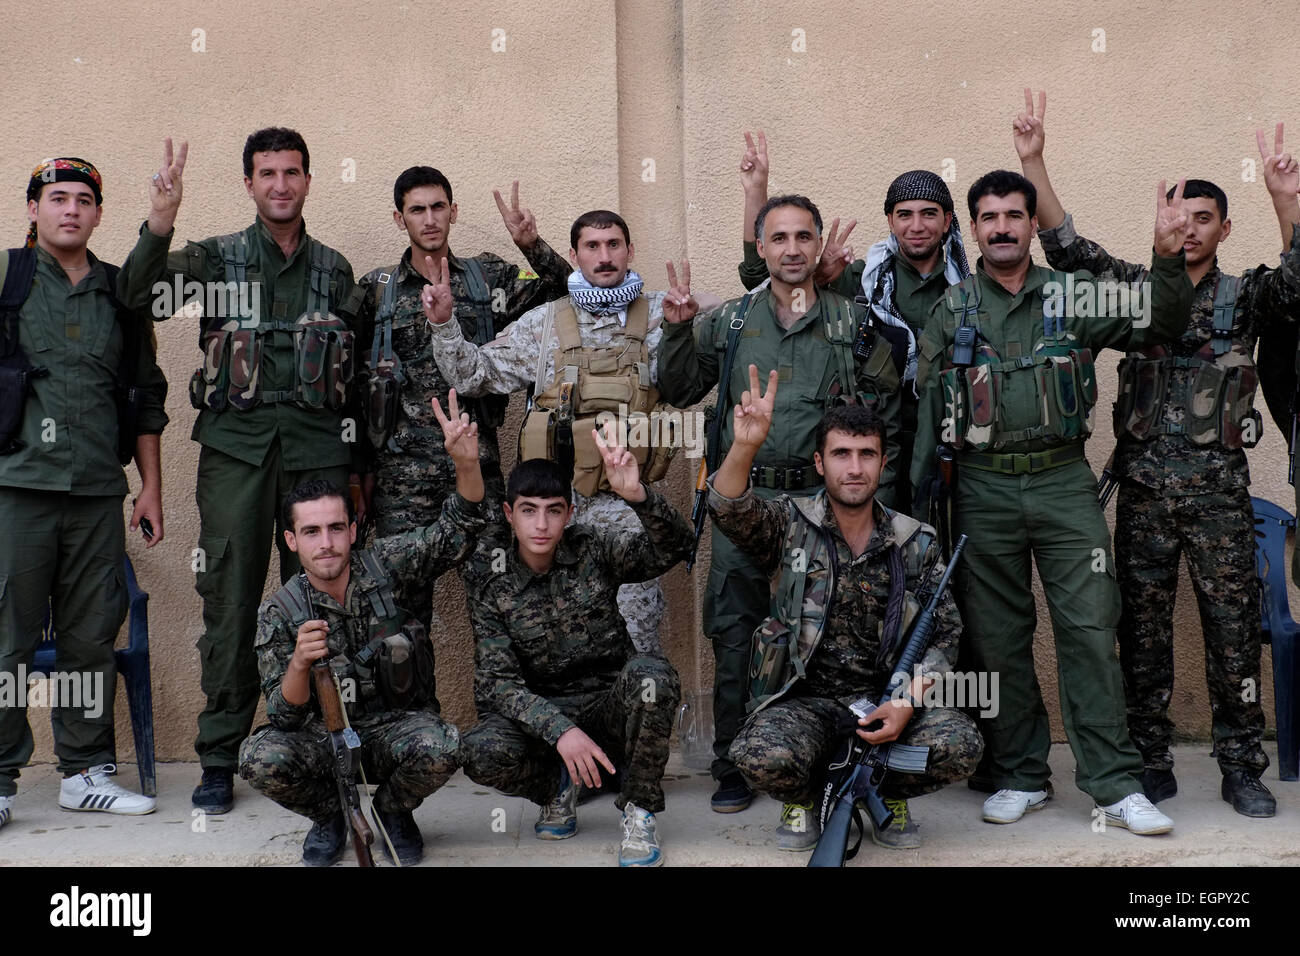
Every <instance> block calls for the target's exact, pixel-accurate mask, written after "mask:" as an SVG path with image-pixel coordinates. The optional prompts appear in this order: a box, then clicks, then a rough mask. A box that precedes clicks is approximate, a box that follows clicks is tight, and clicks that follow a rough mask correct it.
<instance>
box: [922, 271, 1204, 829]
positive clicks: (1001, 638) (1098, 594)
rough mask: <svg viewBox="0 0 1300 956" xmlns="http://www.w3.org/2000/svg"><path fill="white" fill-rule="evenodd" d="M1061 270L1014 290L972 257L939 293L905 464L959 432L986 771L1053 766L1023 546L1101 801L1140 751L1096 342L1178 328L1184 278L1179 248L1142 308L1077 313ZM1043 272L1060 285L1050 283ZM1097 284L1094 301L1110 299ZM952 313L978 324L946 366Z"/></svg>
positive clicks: (1069, 732) (1137, 763)
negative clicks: (1096, 440)
mask: <svg viewBox="0 0 1300 956" xmlns="http://www.w3.org/2000/svg"><path fill="white" fill-rule="evenodd" d="M1066 279H1067V276H1066V275H1065V274H1063V273H1053V272H1051V271H1049V270H1047V269H1043V268H1042V267H1040V266H1036V265H1034V264H1033V263H1032V262H1031V263H1030V266H1029V271H1028V274H1027V276H1026V279H1025V284H1024V287H1023V288H1022V289H1020V290H1019V291H1018V292H1016V293H1014V294H1012V293H1010V292H1008V291H1007V290H1006V289H1005V288H1003V287H1002V286H1001V285H1000V284H999V283H998V282H996V281H995V280H993V279H991V278H990V277H989V276H988V274H987V273H986V272H985V271H984V268H983V261H982V260H981V262H980V265H979V267H978V268H977V270H976V273H975V274H974V275H973V276H971V278H969V279H967V280H966V281H965V282H963V283H962V284H961V285H960V286H954V287H953V288H952V289H950V290H949V291H948V293H947V294H946V295H945V297H944V300H943V301H941V302H940V303H939V304H937V305H936V306H935V308H934V311H933V313H932V314H931V316H930V321H929V323H928V324H927V325H926V328H925V333H924V334H923V336H922V340H921V359H920V368H919V370H918V373H917V381H918V382H920V383H921V405H920V409H919V413H920V427H919V429H918V431H917V440H916V455H915V457H914V459H913V462H912V479H913V482H914V483H915V482H918V481H919V480H920V479H921V476H922V474H923V473H924V471H925V470H926V469H927V468H928V467H931V466H932V465H931V463H932V462H933V460H934V451H935V446H936V444H937V443H938V442H940V441H943V440H944V439H945V438H946V439H947V440H948V441H949V443H951V444H953V445H954V446H958V445H960V446H961V447H959V448H958V453H957V469H958V483H957V490H956V494H955V498H954V510H955V521H956V524H957V530H958V531H960V532H964V533H965V534H967V535H969V539H970V540H969V543H968V544H967V547H966V551H965V554H964V558H963V560H962V562H961V564H960V566H959V567H958V569H957V588H958V602H959V604H960V606H961V608H962V618H963V621H964V622H965V625H966V631H967V633H968V634H969V635H970V638H971V649H972V653H973V657H974V659H975V662H976V666H978V667H979V668H980V669H981V670H984V671H988V672H990V673H993V672H996V673H998V674H999V681H1000V683H999V689H1000V694H1001V697H1000V702H999V710H998V714H997V716H995V717H992V718H990V719H989V720H988V721H987V722H986V723H985V727H986V728H987V729H986V733H985V737H986V740H985V742H986V745H987V748H988V752H989V754H990V766H991V772H992V775H993V779H994V783H995V785H996V786H997V787H998V788H1006V789H1012V790H1024V791H1037V790H1042V789H1044V788H1045V787H1046V784H1047V782H1048V777H1049V775H1050V770H1049V768H1048V765H1047V756H1048V752H1049V749H1050V745H1051V740H1050V736H1049V730H1048V722H1047V713H1046V710H1045V709H1044V707H1043V702H1042V696H1041V694H1040V693H1039V689H1038V681H1037V678H1036V676H1035V673H1034V661H1033V638H1034V626H1035V609H1034V595H1033V592H1032V590H1031V589H1030V564H1029V562H1030V556H1031V554H1032V555H1033V556H1034V558H1035V560H1036V561H1037V565H1038V571H1039V576H1040V578H1041V579H1042V582H1043V590H1044V592H1045V593H1046V596H1047V603H1048V607H1049V608H1050V610H1051V614H1052V624H1053V629H1054V632H1055V635H1056V648H1057V659H1058V675H1059V681H1060V691H1061V716H1062V720H1063V722H1064V724H1065V731H1066V736H1067V738H1068V739H1069V742H1070V746H1071V749H1072V750H1073V752H1074V756H1075V760H1076V761H1077V765H1078V769H1077V771H1076V781H1077V783H1078V785H1079V787H1080V788H1081V789H1082V790H1084V791H1085V792H1086V793H1088V794H1090V795H1091V796H1092V797H1093V798H1094V800H1096V802H1097V803H1098V804H1101V805H1107V804H1111V803H1115V802H1118V801H1119V800H1121V799H1123V798H1124V797H1126V796H1128V795H1129V794H1132V793H1139V792H1141V789H1142V788H1141V785H1140V783H1139V782H1138V779H1137V778H1138V775H1139V774H1140V773H1141V771H1142V761H1141V757H1140V756H1139V755H1138V752H1137V750H1136V749H1135V748H1134V747H1133V744H1132V743H1131V741H1130V740H1129V736H1128V731H1127V729H1126V728H1125V720H1124V692H1123V686H1122V681H1121V676H1120V668H1119V662H1118V661H1117V660H1116V657H1115V627H1116V624H1117V621H1118V617H1119V608H1120V602H1119V590H1118V588H1117V587H1116V585H1115V568H1114V563H1113V561H1112V559H1111V555H1110V540H1109V535H1108V534H1107V531H1106V523H1105V520H1104V518H1103V517H1102V514H1101V509H1100V508H1099V507H1098V505H1097V495H1096V479H1095V477H1094V476H1093V474H1092V472H1091V471H1090V470H1089V468H1088V465H1087V462H1086V461H1085V460H1084V456H1083V443H1084V440H1085V438H1086V437H1087V434H1088V432H1089V430H1090V427H1091V425H1090V422H1089V416H1090V413H1091V405H1092V404H1093V402H1095V401H1096V374H1095V371H1094V370H1093V367H1092V359H1091V352H1092V351H1095V350H1098V349H1102V348H1120V349H1123V348H1140V347H1142V346H1143V345H1145V344H1148V343H1156V342H1163V341H1168V340H1170V339H1173V338H1177V337H1178V336H1179V335H1180V334H1181V333H1182V330H1183V329H1184V328H1186V325H1187V319H1188V309H1189V307H1190V305H1191V291H1192V287H1191V282H1190V281H1188V279H1187V274H1186V271H1185V268H1184V260H1183V256H1182V253H1181V252H1180V253H1179V255H1178V256H1177V257H1175V258H1165V257H1161V256H1156V257H1155V259H1154V263H1153V265H1152V268H1151V286H1152V287H1153V292H1152V295H1151V297H1150V321H1149V322H1145V321H1143V320H1136V321H1135V320H1134V319H1130V318H1124V317H1120V316H1117V315H1112V314H1102V315H1093V316H1091V317H1089V316H1085V315H1076V314H1073V313H1076V312H1080V311H1088V310H1084V309H1081V308H1078V307H1076V305H1075V299H1074V298H1071V299H1070V301H1069V302H1068V303H1067V302H1062V297H1063V296H1064V288H1065V280H1066ZM1071 281H1072V282H1073V283H1074V285H1073V287H1072V291H1077V290H1081V289H1085V288H1086V287H1087V286H1088V285H1089V284H1090V283H1091V282H1092V277H1091V276H1090V275H1089V274H1088V273H1086V272H1078V273H1074V274H1073V279H1072V280H1071ZM1048 282H1055V283H1059V284H1060V287H1061V288H1059V289H1052V288H1051V287H1048V288H1047V289H1046V290H1045V283H1048ZM1093 291H1094V302H1095V300H1096V297H1095V287H1094V290H1093ZM1056 292H1059V293H1060V294H1052V293H1056ZM1101 299H1102V301H1101V302H1100V303H1097V306H1098V307H1097V308H1095V309H1093V310H1092V311H1099V312H1103V313H1106V312H1107V308H1106V307H1107V303H1106V301H1105V297H1104V296H1102V297H1101ZM1111 311H1118V310H1116V309H1114V307H1113V306H1111ZM1063 312H1065V313H1068V314H1065V315H1062V314H1061V313H1063ZM1049 313H1050V315H1049ZM959 323H960V324H965V325H967V326H968V327H969V326H971V325H974V326H976V327H977V333H976V334H975V345H974V348H973V350H972V354H973V359H972V360H971V363H970V365H969V367H964V368H953V367H952V366H953V343H954V335H955V330H956V328H957V326H958V325H959ZM945 370H947V371H945ZM954 383H955V384H954ZM949 390H954V391H949ZM946 393H947V394H948V395H949V397H948V399H947V400H945V394H946Z"/></svg>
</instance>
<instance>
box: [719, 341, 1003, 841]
mask: <svg viewBox="0 0 1300 956" xmlns="http://www.w3.org/2000/svg"><path fill="white" fill-rule="evenodd" d="M777 379H778V373H777V372H775V371H773V372H772V373H770V374H769V376H768V385H767V393H766V394H764V395H760V394H759V390H758V369H757V368H755V367H754V366H753V365H751V366H750V367H749V389H748V391H745V392H743V393H742V394H741V396H740V403H739V404H738V405H737V406H736V411H735V417H734V426H733V429H734V432H735V439H734V441H733V442H732V444H731V447H730V448H729V449H728V450H727V457H726V460H725V461H723V463H722V467H721V468H719V469H718V471H717V473H716V474H715V475H714V476H713V478H712V479H711V480H710V482H709V484H710V486H711V489H712V491H711V493H710V495H709V511H710V512H711V513H712V514H713V516H714V519H715V520H716V521H717V523H718V527H719V528H720V529H721V530H722V532H723V533H724V534H726V535H727V536H728V537H729V538H731V539H732V541H734V542H735V544H736V546H737V547H739V548H741V549H742V550H743V551H745V553H746V554H749V555H750V556H752V557H753V559H754V561H755V563H757V564H758V565H759V566H760V567H762V568H763V569H764V570H765V571H767V572H768V573H769V574H771V575H773V576H774V581H773V594H774V595H775V601H774V603H773V614H772V616H771V617H769V618H768V619H767V621H765V622H764V624H763V625H762V631H761V632H760V633H763V634H764V636H765V637H769V638H770V637H775V636H776V635H778V634H784V635H785V636H786V639H787V645H786V646H787V647H789V652H788V653H787V654H786V655H785V659H784V661H783V662H781V664H780V665H779V666H778V667H776V668H774V669H773V670H772V671H771V672H768V671H767V669H766V668H765V667H764V666H763V664H762V663H761V662H760V658H759V655H760V653H761V649H762V647H763V645H762V644H758V645H756V646H755V664H754V668H753V670H752V673H753V674H754V675H756V679H755V682H754V688H753V690H754V700H753V701H752V702H751V705H750V707H751V710H752V713H751V716H750V718H749V719H748V720H747V721H746V722H745V725H744V727H743V728H742V729H741V731H740V733H739V734H738V736H737V737H736V740H735V742H734V743H733V744H732V745H731V754H732V758H733V759H734V760H735V761H736V765H737V766H738V767H739V768H740V769H741V771H742V772H743V773H744V774H745V776H746V778H747V779H749V780H750V781H751V783H752V784H753V786H754V787H755V789H758V790H762V791H765V792H767V793H770V794H772V796H774V797H777V798H778V799H780V800H782V801H784V802H785V810H784V813H783V814H782V825H781V826H780V827H779V828H778V829H777V836H778V847H779V848H780V849H783V850H811V849H812V848H813V847H814V846H816V845H817V840H818V837H819V835H820V833H821V827H820V822H819V821H818V819H817V817H816V815H815V814H814V813H813V812H811V811H812V809H813V802H814V795H815V791H816V789H817V786H818V783H817V777H818V775H819V774H820V773H821V772H822V771H824V770H825V768H826V763H827V761H828V760H829V759H830V757H831V753H832V750H833V749H834V747H835V745H836V743H837V742H838V739H839V738H838V737H837V734H838V732H839V728H840V727H841V726H842V725H843V724H844V723H845V722H846V721H849V722H851V721H852V717H851V714H850V712H849V709H848V705H849V704H851V703H852V702H853V701H855V700H857V699H859V698H861V697H864V696H866V697H870V698H871V699H872V700H873V701H876V700H879V699H880V696H881V694H882V693H883V692H884V690H885V683H886V682H887V681H888V680H889V676H890V674H891V672H892V671H893V668H894V666H895V660H896V658H897V657H898V655H899V653H900V652H901V650H902V643H903V638H904V637H905V634H904V632H903V631H902V623H903V616H904V615H903V613H902V609H903V607H904V606H905V605H906V604H907V602H908V600H909V595H911V597H912V598H914V597H915V595H916V592H917V591H919V590H920V588H921V585H922V583H923V582H925V581H926V580H927V578H928V579H929V583H930V585H931V586H934V585H935V583H936V582H937V580H938V577H939V576H941V575H942V573H943V565H942V561H941V560H940V557H939V547H938V544H937V542H936V540H935V533H934V529H933V528H931V527H930V526H929V525H925V524H922V523H921V522H919V521H914V520H913V519H912V518H910V517H908V516H907V515H906V514H902V513H899V512H895V511H892V510H891V509H889V508H886V507H885V506H883V505H881V504H880V503H879V502H878V501H877V500H876V498H875V493H876V489H877V487H879V481H880V476H881V474H882V472H883V471H884V466H885V460H884V454H883V442H884V424H883V423H882V422H881V421H880V419H879V418H877V417H876V415H875V413H874V412H872V411H871V409H869V408H864V407H862V406H858V405H847V406H840V407H837V408H832V409H831V410H830V411H828V412H827V413H826V415H825V416H824V417H823V418H822V420H821V422H820V423H819V424H818V426H817V431H816V440H817V451H816V452H814V454H813V460H814V463H815V465H816V468H817V471H818V473H819V474H820V475H822V476H823V477H824V478H825V481H826V487H825V489H824V490H822V491H820V492H818V493H817V495H816V496H815V497H814V498H811V499H809V498H792V497H791V496H789V495H782V496H781V497H779V498H777V499H775V500H770V499H764V498H760V497H758V496H757V495H756V494H754V491H753V482H752V479H751V478H750V473H751V468H752V465H753V462H754V457H755V455H756V454H757V453H758V450H759V448H760V447H761V446H762V444H763V442H764V440H765V439H766V438H767V434H768V431H769V430H770V429H771V427H772V421H773V417H774V416H773V410H774V409H775V407H776V394H777ZM831 549H834V551H833V553H832V551H831ZM798 553H802V555H803V558H804V563H803V566H802V568H800V567H797V566H795V564H794V563H793V562H791V561H789V560H787V556H789V555H792V554H798ZM800 578H802V580H800ZM796 595H798V597H796ZM891 609H894V611H895V613H894V614H893V615H891V613H890V612H891ZM960 634H961V618H960V617H959V616H958V615H957V605H956V604H955V603H954V602H953V599H952V595H951V593H950V592H949V591H948V590H945V591H944V593H943V595H942V596H941V602H940V604H939V610H938V613H937V615H936V618H935V633H934V637H933V638H932V640H931V642H930V645H929V647H927V648H926V650H925V654H924V656H923V657H922V659H921V660H920V662H919V663H918V665H917V676H916V677H915V678H914V679H913V680H912V682H911V685H910V688H909V690H908V693H907V696H905V697H903V698H901V699H898V700H894V701H891V702H890V703H889V704H888V705H886V707H884V708H882V709H881V710H879V711H877V712H876V713H875V714H873V715H872V716H871V718H869V719H862V720H859V721H858V723H859V724H860V725H862V726H863V727H866V726H869V725H871V724H873V723H874V722H876V720H877V719H880V720H882V721H883V725H882V726H881V727H879V728H877V729H874V730H865V729H864V730H858V731H857V733H858V735H859V736H861V737H862V739H863V740H866V741H867V742H868V743H872V744H883V743H889V742H891V741H895V740H896V741H899V742H900V743H906V744H911V745H915V746H919V747H928V748H929V749H930V754H929V758H928V764H927V766H926V769H925V772H924V773H921V774H898V773H891V774H888V775H887V776H886V778H885V782H884V784H883V785H882V787H881V796H882V798H883V799H884V801H885V804H886V805H887V806H888V807H889V809H890V811H891V812H892V813H893V814H894V820H893V822H892V823H891V824H890V826H889V827H887V828H886V829H885V830H884V831H883V832H882V831H880V830H876V829H874V828H873V830H872V837H873V839H874V840H875V842H876V843H878V844H880V845H882V846H890V847H897V846H900V845H910V846H919V845H920V840H919V834H918V833H917V826H916V823H915V822H914V821H912V819H911V818H910V816H909V814H908V807H907V798H908V797H914V796H920V795H921V794H923V793H930V792H932V791H934V790H938V789H939V788H940V787H944V786H946V785H948V784H950V783H953V782H955V781H958V780H961V779H963V778H965V777H967V776H969V775H970V772H971V771H972V770H973V769H974V768H975V764H976V762H977V761H978V760H979V757H980V752H981V751H982V750H983V749H984V745H983V742H982V741H981V740H980V736H979V732H978V731H977V730H976V729H975V723H974V721H972V720H971V718H969V717H967V716H966V715H965V714H963V713H962V712H961V711H959V710H957V709H955V708H952V707H943V706H937V707H922V706H921V703H920V702H921V701H922V700H923V699H925V691H926V688H927V686H928V685H929V684H930V682H931V681H932V680H934V679H937V680H942V679H943V675H944V674H946V673H948V672H949V671H951V669H952V663H953V661H954V660H955V659H956V657H957V640H958V637H959V636H960ZM769 646H770V645H769ZM921 674H924V675H925V676H924V677H922V676H921ZM932 675H933V676H932ZM912 836H915V837H917V839H914V840H907V841H905V842H904V841H903V840H902V838H903V837H912Z"/></svg>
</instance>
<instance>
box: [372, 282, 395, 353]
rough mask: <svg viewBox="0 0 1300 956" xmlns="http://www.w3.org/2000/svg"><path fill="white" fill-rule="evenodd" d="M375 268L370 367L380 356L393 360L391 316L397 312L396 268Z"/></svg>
mask: <svg viewBox="0 0 1300 956" xmlns="http://www.w3.org/2000/svg"><path fill="white" fill-rule="evenodd" d="M400 267H401V264H400V263H399V264H398V265H396V266H394V267H393V268H392V269H390V270H389V271H388V272H384V271H383V270H382V269H376V270H375V281H374V289H375V335H374V340H373V342H372V344H371V346H370V367H371V368H378V367H379V359H380V356H381V355H382V356H383V359H384V361H385V362H388V363H389V364H391V363H392V361H393V316H394V315H395V314H396V312H397V270H398V269H399V268H400Z"/></svg>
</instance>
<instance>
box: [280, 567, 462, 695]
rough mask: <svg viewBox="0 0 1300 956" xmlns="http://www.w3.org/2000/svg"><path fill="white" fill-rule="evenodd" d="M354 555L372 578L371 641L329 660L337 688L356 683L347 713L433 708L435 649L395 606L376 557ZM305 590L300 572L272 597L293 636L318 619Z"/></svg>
mask: <svg viewBox="0 0 1300 956" xmlns="http://www.w3.org/2000/svg"><path fill="white" fill-rule="evenodd" d="M355 554H356V556H357V557H358V558H359V559H360V560H361V564H362V565H363V566H364V567H365V569H366V574H367V576H368V577H369V579H370V580H369V582H368V584H367V585H366V586H365V587H363V588H362V595H363V597H364V598H365V601H366V603H367V604H369V606H370V610H371V619H370V627H369V640H368V641H367V643H366V645H365V646H364V647H362V648H361V650H359V651H357V652H356V653H355V654H353V655H352V656H351V657H348V656H347V655H346V654H342V653H340V654H335V655H334V656H333V657H331V658H330V659H329V665H330V668H331V669H332V670H333V671H334V673H335V675H336V676H337V677H338V679H339V683H340V685H341V686H344V687H347V686H348V685H347V684H346V683H345V681H347V680H349V679H350V680H352V681H354V682H355V685H356V695H355V699H354V700H353V702H352V706H351V707H350V708H349V711H350V713H351V714H352V716H354V717H356V716H360V715H362V714H366V713H371V712H374V711H382V710H413V709H417V708H420V707H424V706H426V705H428V704H432V705H433V706H434V709H435V710H436V709H437V699H436V698H435V696H434V694H435V690H436V686H435V682H434V670H433V645H432V644H431V643H430V641H429V635H428V634H427V633H425V630H424V625H423V624H421V623H420V622H419V621H418V620H416V619H415V618H414V617H413V616H412V615H410V614H408V613H407V612H406V611H404V610H403V609H402V608H400V607H398V606H397V603H396V602H395V601H394V600H393V586H392V584H391V582H390V581H389V580H388V575H387V573H386V572H385V571H384V569H383V567H382V566H381V565H380V563H379V559H378V558H376V557H375V556H374V555H373V554H371V553H370V552H369V551H365V550H362V551H357V552H355ZM358 586H360V583H359V582H358ZM306 587H307V585H306V583H305V582H304V581H303V576H302V575H301V574H298V575H295V576H294V577H292V578H291V579H290V580H289V581H288V583H287V584H285V586H284V587H282V588H280V590H278V591H276V592H275V593H274V594H272V595H271V597H270V602H271V603H272V604H274V605H275V606H276V607H277V608H279V609H280V612H281V613H282V614H284V616H285V618H286V619H287V620H288V621H289V625H290V628H291V630H292V632H293V633H294V634H296V633H297V632H298V628H300V627H302V625H303V624H304V623H306V622H307V621H310V620H313V619H319V617H320V616H319V615H317V614H315V613H314V612H313V609H312V605H311V600H310V598H309V596H308V595H307V592H306V590H305V588H306Z"/></svg>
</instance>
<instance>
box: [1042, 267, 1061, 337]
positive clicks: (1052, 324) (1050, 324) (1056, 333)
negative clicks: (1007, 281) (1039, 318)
mask: <svg viewBox="0 0 1300 956" xmlns="http://www.w3.org/2000/svg"><path fill="white" fill-rule="evenodd" d="M1048 281H1050V282H1052V283H1055V285H1056V288H1057V289H1058V290H1059V291H1058V292H1057V293H1056V294H1055V295H1048V294H1047V292H1045V291H1044V290H1045V289H1046V288H1047V283H1046V282H1044V283H1043V285H1042V286H1040V287H1039V293H1038V294H1039V296H1040V297H1041V298H1042V300H1043V338H1044V339H1045V340H1046V339H1054V338H1060V337H1061V336H1062V335H1064V334H1065V277H1064V275H1062V274H1061V273H1060V272H1057V271H1056V270H1055V269H1052V270H1050V272H1049V280H1048Z"/></svg>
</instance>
